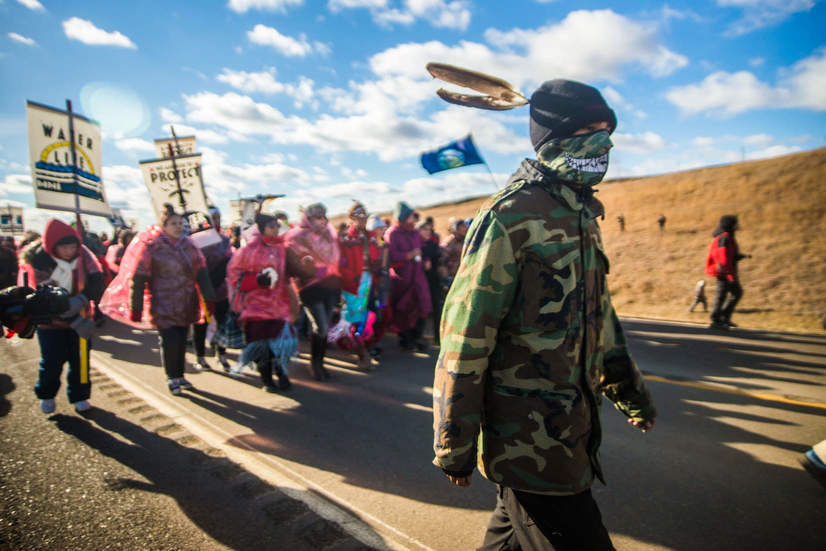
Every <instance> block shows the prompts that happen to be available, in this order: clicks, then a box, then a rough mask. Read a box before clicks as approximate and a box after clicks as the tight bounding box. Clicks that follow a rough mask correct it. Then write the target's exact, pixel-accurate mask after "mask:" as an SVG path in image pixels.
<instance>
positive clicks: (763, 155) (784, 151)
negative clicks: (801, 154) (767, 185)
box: [746, 145, 802, 160]
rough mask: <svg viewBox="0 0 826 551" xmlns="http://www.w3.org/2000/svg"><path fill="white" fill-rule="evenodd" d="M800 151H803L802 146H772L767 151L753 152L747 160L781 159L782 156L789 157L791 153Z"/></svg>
mask: <svg viewBox="0 0 826 551" xmlns="http://www.w3.org/2000/svg"><path fill="white" fill-rule="evenodd" d="M798 151H802V149H801V148H800V146H797V145H793V146H791V147H790V146H787V145H772V146H770V147H767V148H765V149H761V150H759V151H752V152H750V153H747V154H746V158H747V159H750V160H754V159H770V158H772V157H780V156H781V155H789V154H790V153H797V152H798Z"/></svg>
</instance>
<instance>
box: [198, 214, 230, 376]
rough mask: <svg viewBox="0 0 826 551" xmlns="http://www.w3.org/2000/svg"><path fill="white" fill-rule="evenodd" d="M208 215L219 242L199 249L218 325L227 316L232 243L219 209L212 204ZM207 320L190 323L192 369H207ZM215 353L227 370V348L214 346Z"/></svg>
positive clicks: (208, 368) (228, 368)
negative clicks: (213, 297) (222, 225)
mask: <svg viewBox="0 0 826 551" xmlns="http://www.w3.org/2000/svg"><path fill="white" fill-rule="evenodd" d="M209 214H210V216H211V217H212V226H213V228H214V229H215V230H216V231H217V232H218V236H219V238H220V241H218V242H217V243H214V244H212V245H209V246H208V247H204V248H203V249H201V254H203V255H204V260H206V268H207V272H208V273H209V281H210V283H212V289H213V290H214V291H215V316H214V317H215V323H216V324H218V326H219V327H220V326H221V324H222V323H224V320H225V319H226V317H227V311H228V310H229V300H228V294H227V282H226V277H227V264H228V263H229V261H230V259H231V258H232V245H231V244H230V242H229V237H227V236H226V235H224V234H223V233H221V211H219V210H218V209H217V208H215V207H211V208H210V209H209ZM207 327H208V323H207V322H206V320H203V322H199V323H196V324H195V325H193V326H192V344H193V345H194V347H195V355H196V356H197V358H198V360H197V361H196V363H195V369H197V370H199V371H202V370H210V369H212V367H211V366H210V365H209V364H208V363H207V361H206V334H207ZM216 352H217V353H218V363H220V364H221V367H222V368H223V369H224V371H226V372H229V370H230V365H229V360H227V350H226V349H225V348H224V347H222V346H217V347H216Z"/></svg>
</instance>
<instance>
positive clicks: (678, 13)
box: [660, 4, 703, 23]
mask: <svg viewBox="0 0 826 551" xmlns="http://www.w3.org/2000/svg"><path fill="white" fill-rule="evenodd" d="M660 17H662V19H663V20H665V21H669V20H671V19H677V20H680V21H684V20H691V21H694V22H698V23H699V22H701V21H703V18H702V17H701V16H700V15H698V14H697V13H696V12H693V11H691V10H678V9H674V8H672V7H671V6H669V5H668V4H664V5H663V7H662V8H661V9H660Z"/></svg>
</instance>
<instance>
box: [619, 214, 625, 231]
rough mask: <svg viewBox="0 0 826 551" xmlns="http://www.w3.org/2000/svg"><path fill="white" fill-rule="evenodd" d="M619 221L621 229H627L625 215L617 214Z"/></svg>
mask: <svg viewBox="0 0 826 551" xmlns="http://www.w3.org/2000/svg"><path fill="white" fill-rule="evenodd" d="M617 222H618V223H619V228H620V231H621V232H622V231H625V216H624V215H622V214H620V215H619V216H617Z"/></svg>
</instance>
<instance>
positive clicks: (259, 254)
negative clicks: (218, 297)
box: [227, 214, 315, 392]
mask: <svg viewBox="0 0 826 551" xmlns="http://www.w3.org/2000/svg"><path fill="white" fill-rule="evenodd" d="M255 224H256V225H255V226H253V228H255V229H256V230H257V231H254V232H249V233H248V242H247V244H246V245H244V246H243V247H241V248H240V249H238V251H237V252H236V253H235V254H234V255H233V257H232V260H230V261H229V264H228V265H227V286H228V288H229V289H230V294H231V296H230V298H231V300H232V302H231V304H230V307H231V308H232V310H233V311H234V312H237V313H238V314H239V316H238V320H239V323H240V325H241V327H242V328H243V329H244V334H245V336H246V340H247V343H248V344H247V347H246V348H245V349H244V354H243V356H244V358H245V359H246V360H249V361H254V362H255V363H256V365H257V366H258V373H259V374H260V376H261V382H262V384H263V385H264V390H266V391H267V392H276V391H277V390H279V389H280V390H287V389H288V388H290V386H291V384H290V379H289V376H288V375H287V368H288V364H289V359H290V357H291V356H294V355H295V353H296V352H297V350H298V341H297V338H296V335H295V330H294V329H293V327H292V324H291V322H292V321H293V319H294V317H295V314H297V310H298V308H297V301H295V302H296V303H295V306H294V305H293V303H294V299H293V297H292V296H291V293H292V290H291V289H290V286H289V278H290V277H293V276H294V277H302V276H306V277H311V276H312V275H313V274H315V267H314V266H313V265H312V263H310V262H309V261H308V262H306V265H304V264H302V263H301V260H300V259H298V258H297V257H296V256H295V255H293V254H292V253H291V252H290V251H288V250H287V249H286V247H285V246H284V237H283V236H282V235H279V229H280V225H279V223H278V220H277V219H276V218H275V217H274V216H270V215H268V214H258V215H257V216H256V217H255ZM236 290H237V292H236ZM273 372H275V374H276V376H277V377H278V386H277V387H276V385H275V383H274V382H273V379H272V375H273Z"/></svg>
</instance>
